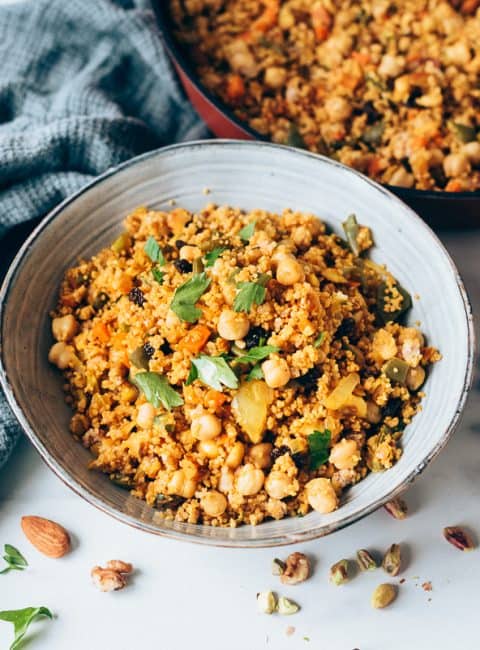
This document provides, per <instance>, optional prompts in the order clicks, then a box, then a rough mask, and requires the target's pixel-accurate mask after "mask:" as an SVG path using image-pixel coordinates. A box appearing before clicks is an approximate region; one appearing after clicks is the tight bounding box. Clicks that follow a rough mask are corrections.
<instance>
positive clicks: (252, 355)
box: [236, 345, 279, 363]
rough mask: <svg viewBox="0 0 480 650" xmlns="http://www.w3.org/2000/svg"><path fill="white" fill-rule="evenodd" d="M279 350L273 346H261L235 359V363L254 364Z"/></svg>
mask: <svg viewBox="0 0 480 650" xmlns="http://www.w3.org/2000/svg"><path fill="white" fill-rule="evenodd" d="M278 350H279V348H277V347H276V346H275V345H262V346H258V347H254V348H250V350H248V352H247V354H245V355H244V356H241V357H239V358H238V359H236V362H237V363H256V362H257V361H261V360H262V359H266V358H267V357H268V356H269V355H270V354H273V353H274V352H278Z"/></svg>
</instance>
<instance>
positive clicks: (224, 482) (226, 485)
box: [218, 467, 233, 494]
mask: <svg viewBox="0 0 480 650" xmlns="http://www.w3.org/2000/svg"><path fill="white" fill-rule="evenodd" d="M218 489H219V490H220V492H224V493H226V494H228V492H231V491H232V490H233V472H232V470H231V469H228V467H222V469H221V471H220V479H219V481H218Z"/></svg>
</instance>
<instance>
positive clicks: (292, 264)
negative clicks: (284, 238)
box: [276, 254, 305, 287]
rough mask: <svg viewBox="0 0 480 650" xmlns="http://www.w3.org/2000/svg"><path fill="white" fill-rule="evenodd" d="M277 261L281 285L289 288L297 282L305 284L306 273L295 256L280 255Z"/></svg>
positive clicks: (277, 276)
mask: <svg viewBox="0 0 480 650" xmlns="http://www.w3.org/2000/svg"><path fill="white" fill-rule="evenodd" d="M277 259H278V262H277V273H276V278H277V281H278V282H279V283H280V284H283V285H284V286H286V287H289V286H291V285H292V284H296V283H297V282H303V280H304V279H305V273H304V271H303V267H302V265H301V264H300V262H299V261H298V260H297V259H296V257H295V256H294V255H288V254H285V255H279V256H278V258H277Z"/></svg>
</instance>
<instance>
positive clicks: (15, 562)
mask: <svg viewBox="0 0 480 650" xmlns="http://www.w3.org/2000/svg"><path fill="white" fill-rule="evenodd" d="M3 552H4V553H5V555H4V556H3V559H4V560H5V562H6V563H7V566H6V567H5V568H4V569H3V570H2V571H0V575H1V574H2V573H8V572H9V571H13V570H16V571H23V570H24V568H25V567H26V566H28V562H27V560H26V559H25V558H24V557H23V555H22V554H21V553H20V551H19V550H18V549H17V548H15V546H11V544H5V546H4V547H3Z"/></svg>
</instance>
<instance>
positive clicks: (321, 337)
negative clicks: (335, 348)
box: [313, 332, 325, 348]
mask: <svg viewBox="0 0 480 650" xmlns="http://www.w3.org/2000/svg"><path fill="white" fill-rule="evenodd" d="M324 341H325V332H320V334H319V335H318V336H317V338H316V339H315V341H314V342H313V347H314V348H319V347H320V346H321V345H322V343H323V342H324Z"/></svg>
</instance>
